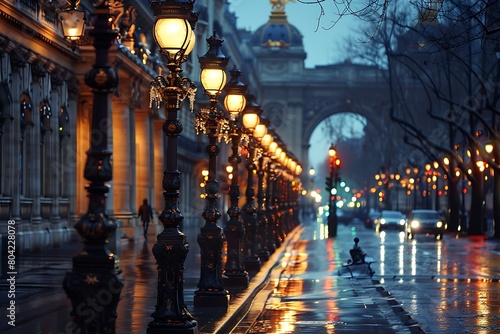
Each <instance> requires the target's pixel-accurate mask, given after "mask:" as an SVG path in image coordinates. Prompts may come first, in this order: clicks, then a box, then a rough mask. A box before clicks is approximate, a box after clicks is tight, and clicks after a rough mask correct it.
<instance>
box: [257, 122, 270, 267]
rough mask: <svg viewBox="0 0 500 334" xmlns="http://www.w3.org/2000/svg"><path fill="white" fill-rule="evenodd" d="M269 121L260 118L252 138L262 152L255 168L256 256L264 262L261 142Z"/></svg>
mask: <svg viewBox="0 0 500 334" xmlns="http://www.w3.org/2000/svg"><path fill="white" fill-rule="evenodd" d="M268 124H269V121H268V120H267V119H264V117H261V122H260V123H259V124H258V125H257V126H256V127H255V130H254V133H253V136H254V137H255V138H257V141H258V143H259V144H260V146H261V150H262V152H260V154H259V156H258V158H257V159H258V160H257V162H258V166H257V223H258V229H257V239H256V242H257V243H258V247H259V251H258V255H259V258H260V260H261V261H263V262H265V261H267V260H269V255H270V252H269V248H268V244H267V241H268V240H267V239H268V235H267V231H268V219H267V215H266V207H265V197H266V195H265V193H264V175H265V168H264V160H265V159H266V157H265V156H264V147H263V145H262V140H263V139H264V137H265V135H266V134H267V125H268Z"/></svg>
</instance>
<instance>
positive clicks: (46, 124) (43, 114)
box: [40, 100, 52, 142]
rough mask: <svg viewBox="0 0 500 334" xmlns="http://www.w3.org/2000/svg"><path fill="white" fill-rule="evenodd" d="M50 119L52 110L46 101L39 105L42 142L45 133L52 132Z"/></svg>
mask: <svg viewBox="0 0 500 334" xmlns="http://www.w3.org/2000/svg"><path fill="white" fill-rule="evenodd" d="M51 117H52V109H51V108H50V104H49V102H48V101H47V100H43V101H42V102H41V103H40V127H41V128H42V142H43V136H44V135H45V133H46V132H47V131H52V128H51V127H50V118H51Z"/></svg>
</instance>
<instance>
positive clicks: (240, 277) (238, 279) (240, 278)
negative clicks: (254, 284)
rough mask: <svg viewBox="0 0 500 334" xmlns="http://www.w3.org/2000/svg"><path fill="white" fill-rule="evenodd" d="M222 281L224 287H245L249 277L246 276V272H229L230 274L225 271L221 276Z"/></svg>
mask: <svg viewBox="0 0 500 334" xmlns="http://www.w3.org/2000/svg"><path fill="white" fill-rule="evenodd" d="M222 282H223V283H224V286H226V287H238V288H239V287H242V288H246V287H248V283H249V282H250V279H249V278H248V273H247V272H241V273H231V274H228V273H226V275H225V276H223V277H222Z"/></svg>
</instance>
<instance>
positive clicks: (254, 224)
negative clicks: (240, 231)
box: [241, 95, 262, 271]
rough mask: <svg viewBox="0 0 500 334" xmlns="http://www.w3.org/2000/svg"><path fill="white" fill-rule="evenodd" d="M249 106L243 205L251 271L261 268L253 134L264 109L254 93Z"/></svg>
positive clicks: (245, 118) (246, 259)
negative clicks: (257, 240) (245, 184)
mask: <svg viewBox="0 0 500 334" xmlns="http://www.w3.org/2000/svg"><path fill="white" fill-rule="evenodd" d="M246 100H247V106H246V108H245V110H244V112H243V116H242V118H241V121H242V123H243V127H244V128H245V132H246V135H247V136H248V141H247V149H248V156H247V164H246V169H247V189H246V192H245V196H246V203H245V205H244V206H243V221H244V223H245V230H246V233H245V245H244V252H245V256H244V263H245V268H246V269H247V270H251V271H258V270H259V269H260V268H261V265H262V263H261V261H260V258H259V256H258V253H259V248H258V246H259V244H258V243H257V242H255V241H256V239H257V230H258V221H257V208H256V207H255V202H254V196H255V189H254V182H253V180H254V171H256V170H257V166H256V165H255V161H254V160H255V150H256V148H255V144H256V143H255V140H256V139H255V138H254V136H253V134H254V130H255V128H256V127H257V125H258V124H259V122H260V116H259V115H260V114H262V109H261V108H260V106H259V105H258V104H257V103H255V97H254V96H253V95H247V97H246Z"/></svg>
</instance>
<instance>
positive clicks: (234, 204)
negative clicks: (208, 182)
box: [224, 69, 249, 287]
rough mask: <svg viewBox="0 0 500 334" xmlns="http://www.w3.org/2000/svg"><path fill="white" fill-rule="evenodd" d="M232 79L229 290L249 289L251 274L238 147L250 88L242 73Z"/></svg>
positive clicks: (229, 97)
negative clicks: (246, 260)
mask: <svg viewBox="0 0 500 334" xmlns="http://www.w3.org/2000/svg"><path fill="white" fill-rule="evenodd" d="M230 73H231V79H230V80H229V82H228V84H227V85H226V87H225V91H226V93H227V95H226V97H225V99H224V105H225V107H226V110H227V111H228V112H229V138H230V140H231V156H230V157H229V158H228V162H229V163H230V164H231V166H232V167H233V168H232V169H233V178H232V180H231V185H230V188H229V198H230V201H231V207H230V208H229V209H228V210H227V214H228V215H229V221H227V223H226V226H225V227H224V235H225V236H226V240H227V260H226V267H225V268H224V276H225V278H224V284H225V285H227V286H239V287H246V286H248V281H249V278H248V272H247V271H246V270H245V267H244V266H243V253H242V248H243V241H244V235H245V228H244V226H243V221H242V220H241V210H240V208H239V207H238V201H239V199H240V188H239V184H238V180H239V175H238V166H239V164H240V162H241V157H240V155H239V153H238V147H239V144H240V140H241V132H242V129H241V127H240V126H239V124H238V121H239V115H240V113H241V112H242V111H243V110H244V109H245V106H246V98H245V92H246V89H247V88H246V86H245V85H244V84H243V83H242V82H241V81H240V80H239V76H240V75H241V71H239V70H236V69H233V70H231V71H230Z"/></svg>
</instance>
